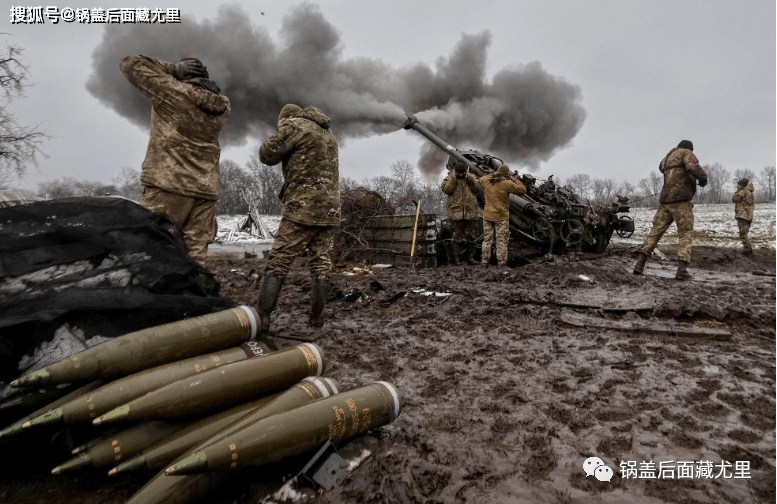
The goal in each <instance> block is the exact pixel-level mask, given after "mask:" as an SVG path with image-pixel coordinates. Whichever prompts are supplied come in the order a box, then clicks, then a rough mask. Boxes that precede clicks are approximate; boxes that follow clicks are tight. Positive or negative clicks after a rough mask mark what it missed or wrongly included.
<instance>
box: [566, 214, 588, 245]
mask: <svg viewBox="0 0 777 504" xmlns="http://www.w3.org/2000/svg"><path fill="white" fill-rule="evenodd" d="M583 233H584V229H583V224H582V223H581V222H580V221H579V220H577V219H569V220H565V221H564V222H563V223H562V224H561V232H560V234H561V239H562V240H564V243H566V244H567V245H576V244H578V243H580V241H581V240H582V239H583Z"/></svg>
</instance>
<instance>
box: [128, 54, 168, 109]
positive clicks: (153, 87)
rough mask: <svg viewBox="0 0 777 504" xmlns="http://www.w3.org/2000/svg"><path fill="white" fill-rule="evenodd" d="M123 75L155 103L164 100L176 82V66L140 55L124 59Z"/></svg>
mask: <svg viewBox="0 0 777 504" xmlns="http://www.w3.org/2000/svg"><path fill="white" fill-rule="evenodd" d="M119 68H120V69H121V73H123V74H124V77H126V78H127V80H128V81H129V82H130V84H132V85H133V86H135V87H136V88H137V89H138V90H139V91H140V92H141V93H143V95H145V97H146V98H148V99H149V100H151V101H152V102H153V103H155V104H156V103H158V102H160V101H162V100H164V99H165V98H166V97H167V96H168V95H169V93H170V89H171V84H172V83H173V82H174V81H175V76H174V73H175V64H174V63H170V62H169V61H163V60H158V59H155V58H151V57H150V56H144V55H142V54H138V55H136V56H127V57H126V58H122V60H121V63H120V64H119Z"/></svg>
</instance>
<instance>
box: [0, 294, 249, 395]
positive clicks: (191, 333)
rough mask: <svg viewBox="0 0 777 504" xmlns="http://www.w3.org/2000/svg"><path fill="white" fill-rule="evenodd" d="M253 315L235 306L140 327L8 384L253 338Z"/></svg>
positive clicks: (97, 375) (117, 373)
mask: <svg viewBox="0 0 777 504" xmlns="http://www.w3.org/2000/svg"><path fill="white" fill-rule="evenodd" d="M258 319H259V317H258V315H257V314H256V311H255V310H254V309H253V308H249V307H247V306H240V307H238V308H233V309H231V310H224V311H221V312H217V313H210V314H208V315H202V316H200V317H194V318H190V319H186V320H181V321H178V322H171V323H169V324H164V325H161V326H156V327H151V328H148V329H143V330H141V331H136V332H133V333H129V334H126V335H124V336H120V337H118V338H114V339H112V340H110V341H106V342H105V343H101V344H99V345H96V346H94V347H92V348H89V349H87V350H84V351H83V352H79V353H77V354H75V355H72V356H70V357H67V358H66V359H63V360H61V361H59V362H56V363H54V364H51V365H49V366H46V367H44V368H42V369H39V370H37V371H34V372H32V373H30V374H28V375H25V376H22V377H21V378H19V379H18V380H14V381H13V382H11V385H12V386H14V387H30V386H32V387H37V386H44V385H49V384H57V383H77V382H85V381H90V380H97V379H114V378H118V377H121V376H126V375H128V374H131V373H136V372H138V371H142V370H144V369H148V368H151V367H154V366H159V365H161V364H166V363H169V362H175V361H178V360H181V359H186V358H189V357H193V356H195V355H201V354H204V353H208V352H214V351H217V350H222V349H224V348H229V347H233V346H236V345H239V344H240V343H244V342H248V341H250V340H254V339H255V338H256V329H257V321H258Z"/></svg>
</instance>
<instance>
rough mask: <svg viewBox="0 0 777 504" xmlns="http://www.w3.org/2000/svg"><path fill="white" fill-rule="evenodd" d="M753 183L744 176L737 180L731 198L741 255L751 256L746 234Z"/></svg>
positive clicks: (753, 199) (752, 203)
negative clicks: (735, 188) (737, 226)
mask: <svg viewBox="0 0 777 504" xmlns="http://www.w3.org/2000/svg"><path fill="white" fill-rule="evenodd" d="M753 191H754V188H753V184H751V183H750V181H749V180H748V179H746V178H743V179H741V180H740V181H739V182H737V191H736V192H735V193H734V197H733V198H731V200H732V201H733V202H734V217H735V218H736V220H737V225H739V239H740V240H742V255H744V256H747V257H753V246H752V245H751V244H750V238H749V237H748V236H747V234H748V233H749V232H750V224H752V222H753V208H754V207H755V198H754V196H753Z"/></svg>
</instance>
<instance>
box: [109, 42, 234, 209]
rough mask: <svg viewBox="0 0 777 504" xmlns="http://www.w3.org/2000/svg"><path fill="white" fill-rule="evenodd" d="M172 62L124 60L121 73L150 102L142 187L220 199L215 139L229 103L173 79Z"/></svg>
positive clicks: (138, 58) (217, 152) (139, 57)
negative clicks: (148, 133) (149, 128)
mask: <svg viewBox="0 0 777 504" xmlns="http://www.w3.org/2000/svg"><path fill="white" fill-rule="evenodd" d="M173 68H174V65H173V63H170V62H168V61H161V60H156V59H154V58H150V57H148V56H142V55H138V56H127V57H126V58H124V59H122V60H121V72H122V73H123V74H124V76H125V77H126V78H127V80H128V81H129V82H130V83H131V84H132V85H133V86H135V87H136V88H138V90H139V91H140V92H141V93H143V94H144V95H145V96H146V98H148V99H149V100H151V135H150V137H149V139H148V148H147V149H146V159H145V160H144V161H143V170H142V173H141V175H140V183H141V184H142V185H144V186H151V187H158V188H160V189H163V190H165V191H168V192H171V193H175V194H180V195H183V196H191V197H195V198H203V199H209V200H215V199H218V194H219V156H220V155H221V146H219V134H220V133H221V128H222V127H223V126H224V121H226V119H227V117H229V113H230V112H231V107H230V104H229V99H228V98H227V97H226V96H224V95H222V94H216V93H211V92H210V91H207V90H205V89H202V88H200V87H197V86H193V85H192V84H188V83H186V82H183V81H179V80H176V79H175V77H173Z"/></svg>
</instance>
